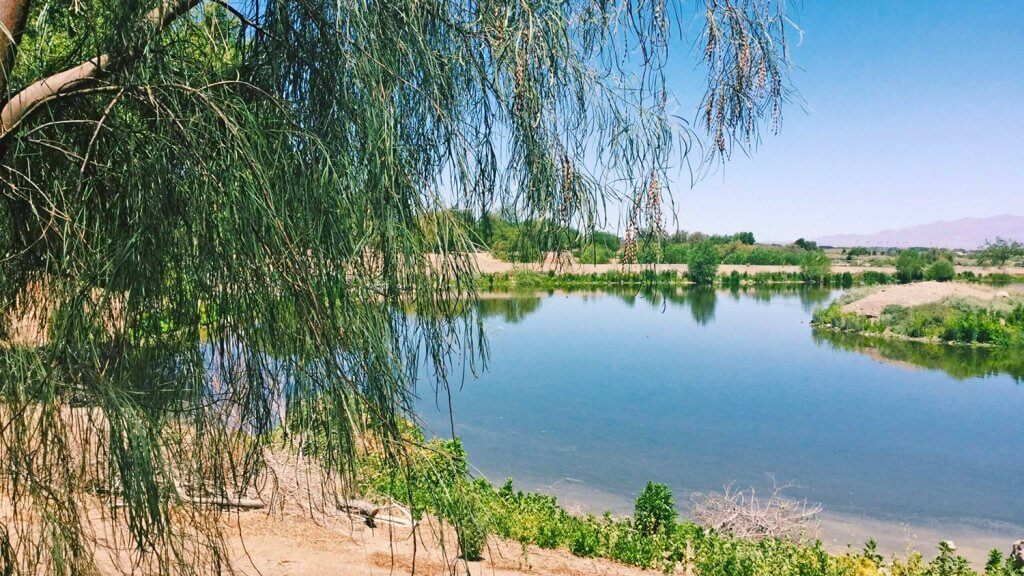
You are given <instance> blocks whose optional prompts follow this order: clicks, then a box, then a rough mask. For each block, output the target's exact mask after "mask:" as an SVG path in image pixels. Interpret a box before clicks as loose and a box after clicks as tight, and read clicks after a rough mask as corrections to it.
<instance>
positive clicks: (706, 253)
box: [686, 241, 718, 286]
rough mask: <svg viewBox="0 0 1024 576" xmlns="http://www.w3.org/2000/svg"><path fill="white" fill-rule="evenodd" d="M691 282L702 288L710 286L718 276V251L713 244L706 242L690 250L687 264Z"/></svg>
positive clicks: (695, 245)
mask: <svg viewBox="0 0 1024 576" xmlns="http://www.w3.org/2000/svg"><path fill="white" fill-rule="evenodd" d="M686 264H687V267H688V270H689V272H688V276H689V277H690V280H691V281H692V282H694V283H696V284H699V285H701V286H710V285H711V284H714V283H715V278H716V277H717V276H718V250H716V249H715V245H714V244H712V243H711V242H708V241H704V242H699V243H697V244H694V245H693V246H692V247H691V248H690V255H689V259H688V260H687V262H686Z"/></svg>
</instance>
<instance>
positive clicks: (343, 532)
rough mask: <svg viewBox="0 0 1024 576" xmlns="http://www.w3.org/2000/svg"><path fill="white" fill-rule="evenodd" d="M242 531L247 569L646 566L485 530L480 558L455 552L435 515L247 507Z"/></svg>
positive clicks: (453, 570)
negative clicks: (388, 521) (415, 520)
mask: <svg viewBox="0 0 1024 576" xmlns="http://www.w3.org/2000/svg"><path fill="white" fill-rule="evenodd" d="M235 523H236V526H235V527H234V528H238V529H240V532H241V533H242V534H244V538H243V539H239V538H236V539H235V540H234V541H233V542H232V549H233V552H234V561H235V566H236V568H238V569H239V571H240V572H241V573H242V574H246V575H248V576H260V575H262V576H285V575H288V576H292V575H294V576H327V575H332V576H382V575H396V576H397V575H402V574H411V573H413V566H414V564H415V573H416V574H422V575H424V576H434V575H438V576H441V575H453V574H454V575H466V574H488V575H491V576H513V575H527V574H530V575H548V574H550V575H553V576H583V575H595V576H637V575H640V574H651V572H644V571H643V570H640V569H639V568H634V567H630V566H624V565H622V564H617V563H615V562H611V561H608V560H600V559H588V558H577V557H575V556H573V555H572V554H570V553H569V552H568V551H566V550H545V549H542V548H539V547H537V546H527V547H523V546H522V545H520V544H519V543H517V542H509V541H506V540H501V539H498V538H493V537H492V538H491V539H490V541H489V544H488V547H487V549H486V550H485V551H484V559H483V560H481V561H476V562H465V561H463V560H461V559H458V558H456V557H455V555H454V552H453V549H454V545H453V535H452V534H451V532H450V531H446V532H445V534H444V545H443V546H442V545H441V541H440V539H439V538H438V531H437V530H438V527H437V524H436V523H429V522H428V523H424V524H421V525H420V526H419V527H418V528H416V535H417V542H416V544H415V546H414V543H413V537H412V535H413V532H412V530H411V529H409V528H395V527H377V528H375V529H371V528H369V527H368V526H366V525H365V524H364V523H362V522H358V521H352V520H348V519H334V518H332V519H319V520H318V521H316V522H314V521H313V520H312V519H309V518H297V517H282V516H276V515H268V514H265V513H260V512H246V513H242V514H240V515H239V516H238V517H237V519H236V520H235Z"/></svg>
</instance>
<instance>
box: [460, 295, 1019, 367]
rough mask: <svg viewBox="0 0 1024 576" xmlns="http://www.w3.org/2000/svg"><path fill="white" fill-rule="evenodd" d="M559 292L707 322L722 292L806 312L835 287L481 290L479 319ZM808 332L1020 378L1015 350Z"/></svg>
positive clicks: (923, 362)
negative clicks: (783, 301) (789, 303)
mask: <svg viewBox="0 0 1024 576" xmlns="http://www.w3.org/2000/svg"><path fill="white" fill-rule="evenodd" d="M557 294H563V295H564V294H572V295H574V296H575V297H578V298H581V299H583V300H591V299H597V298H607V297H609V296H611V297H614V298H616V299H618V300H619V301H621V302H623V303H625V304H626V305H627V306H629V307H630V308H633V307H636V306H638V305H644V306H649V307H652V308H665V307H673V308H685V309H687V310H688V311H689V313H690V316H691V317H692V318H693V320H694V322H696V323H697V324H698V325H700V326H708V325H710V324H712V323H714V322H715V309H716V307H717V306H718V303H719V299H720V298H727V299H729V300H732V301H739V300H740V299H748V300H752V301H753V302H756V303H758V304H769V303H770V302H771V301H772V299H773V298H776V297H786V298H792V297H793V296H796V297H797V298H799V301H800V306H801V308H802V309H803V310H804V311H805V312H806V313H808V314H810V313H811V311H813V310H814V309H815V308H816V307H818V306H821V305H823V304H825V303H826V302H827V301H828V300H829V298H830V297H831V296H832V294H833V292H832V291H831V290H830V289H828V288H818V287H809V286H803V285H793V284H776V285H767V286H731V287H726V288H724V289H721V290H717V291H716V290H714V289H711V288H698V287H693V286H690V287H681V286H643V287H609V288H607V289H601V290H594V289H581V288H575V289H564V290H561V289H560V290H547V291H539V292H537V291H535V292H527V291H510V292H487V293H483V294H481V295H480V299H479V301H478V302H477V303H476V310H477V312H478V313H479V314H480V317H481V318H483V319H497V320H503V321H505V322H508V323H510V324H518V323H520V322H522V321H523V320H524V319H525V318H526V317H528V316H530V315H531V314H534V313H536V312H538V311H539V310H540V308H541V304H542V302H543V300H544V299H545V298H547V297H548V296H553V295H557ZM812 338H813V340H814V343H815V344H817V345H818V346H823V347H830V348H832V349H834V350H843V351H846V352H857V353H860V354H865V355H867V356H870V357H873V358H876V359H878V360H880V361H884V362H887V363H890V364H896V365H903V366H905V367H919V368H925V369H929V370H941V371H942V372H945V373H946V374H949V375H950V376H952V377H953V378H956V379H958V380H965V379H968V378H977V377H984V376H989V375H995V374H1008V375H1010V376H1012V377H1013V378H1014V380H1015V381H1017V382H1018V383H1021V382H1024V354H1021V353H1020V351H1019V350H1010V349H1000V348H980V347H979V348H976V347H969V346H950V345H944V344H926V343H922V342H910V341H905V340H892V339H888V338H881V337H871V336H862V335H859V334H846V333H837V332H832V331H827V330H815V331H813V335H812Z"/></svg>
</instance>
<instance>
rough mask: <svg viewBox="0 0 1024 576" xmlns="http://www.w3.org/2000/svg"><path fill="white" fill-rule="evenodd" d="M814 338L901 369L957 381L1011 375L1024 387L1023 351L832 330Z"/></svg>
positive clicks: (822, 344) (819, 332) (818, 342)
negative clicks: (936, 373)
mask: <svg viewBox="0 0 1024 576" xmlns="http://www.w3.org/2000/svg"><path fill="white" fill-rule="evenodd" d="M813 338H814V343H815V344H817V345H819V346H828V347H830V348H832V349H833V350H844V351H847V352H859V353H861V354H864V355H867V356H870V357H872V358H875V359H877V360H879V361H881V362H885V363H888V364H893V365H897V366H904V367H908V368H925V369H928V370H941V371H942V372H945V373H946V374H948V375H950V376H952V377H953V378H955V379H957V380H966V379H968V378H979V377H984V376H993V375H997V374H1008V375H1009V376H1011V377H1013V379H1014V381H1016V382H1017V383H1018V384H1020V383H1024V354H1022V353H1021V351H1020V350H1019V349H1013V348H983V347H974V346H952V345H949V344H928V343H924V342H911V341H907V340H894V339H891V338H882V337H879V336H863V335H860V334H849V333H841V332H833V331H831V330H814V333H813Z"/></svg>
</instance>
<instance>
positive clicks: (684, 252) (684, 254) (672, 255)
mask: <svg viewBox="0 0 1024 576" xmlns="http://www.w3.org/2000/svg"><path fill="white" fill-rule="evenodd" d="M690 246H691V245H690V244H679V243H674V242H673V243H668V244H665V249H664V251H663V253H662V255H661V258H662V260H661V261H662V262H664V263H665V264H686V262H687V261H688V260H689V259H690Z"/></svg>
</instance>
